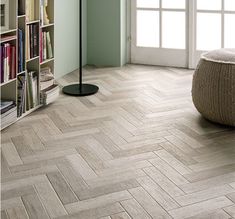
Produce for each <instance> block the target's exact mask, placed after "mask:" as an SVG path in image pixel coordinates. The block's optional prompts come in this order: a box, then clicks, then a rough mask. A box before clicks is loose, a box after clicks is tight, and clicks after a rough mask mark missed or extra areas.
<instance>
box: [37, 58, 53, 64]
mask: <svg viewBox="0 0 235 219" xmlns="http://www.w3.org/2000/svg"><path fill="white" fill-rule="evenodd" d="M52 61H54V58H51V59H47V60H44V61H43V62H41V63H40V65H44V64H46V63H48V62H52Z"/></svg>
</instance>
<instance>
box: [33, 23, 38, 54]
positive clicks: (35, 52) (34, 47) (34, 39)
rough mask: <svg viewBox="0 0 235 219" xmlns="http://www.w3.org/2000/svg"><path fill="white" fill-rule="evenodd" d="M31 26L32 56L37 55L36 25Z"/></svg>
mask: <svg viewBox="0 0 235 219" xmlns="http://www.w3.org/2000/svg"><path fill="white" fill-rule="evenodd" d="M32 28H33V57H36V56H38V26H37V25H36V24H33V25H32Z"/></svg>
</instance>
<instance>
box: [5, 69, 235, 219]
mask: <svg viewBox="0 0 235 219" xmlns="http://www.w3.org/2000/svg"><path fill="white" fill-rule="evenodd" d="M84 73H85V80H86V81H88V82H90V83H95V84H97V85H99V87H100V92H99V93H98V94H97V95H95V96H90V97H83V98H76V97H69V96H65V95H62V94H61V96H60V98H59V99H58V100H57V101H56V102H55V103H54V104H52V105H50V106H48V107H46V108H43V109H40V110H38V111H37V112H35V113H33V114H31V115H29V116H28V117H26V118H24V119H22V120H21V121H19V122H17V123H16V124H14V125H12V126H11V127H9V128H8V129H5V130H4V131H3V132H2V166H1V174H2V180H1V181H2V194H1V195H2V197H1V198H2V211H1V216H2V219H5V218H8V219H16V218H20V219H21V218H38V219H47V218H59V219H62V218H79V219H88V218H91V219H92V218H100V219H101V218H102V219H129V218H133V219H149V218H156V219H157V218H166V219H168V218H176V219H183V218H190V219H202V218H203V219H209V218H210V219H218V218H220V219H228V218H234V217H235V130H233V129H231V128H228V127H223V126H219V125H215V124H212V123H209V122H207V121H206V120H204V119H202V118H201V117H200V115H199V114H198V113H197V111H196V110H195V109H194V107H193V105H192V101H191V92H190V90H191V81H192V73H193V72H192V71H189V70H183V69H173V68H160V67H151V66H136V65H128V66H126V67H124V68H106V69H95V68H91V67H90V68H86V70H85V72H84ZM77 77H78V76H77V73H76V72H74V73H72V74H70V75H68V76H66V77H64V78H63V79H60V80H59V82H60V83H61V85H65V84H67V83H70V82H73V81H76V80H77Z"/></svg>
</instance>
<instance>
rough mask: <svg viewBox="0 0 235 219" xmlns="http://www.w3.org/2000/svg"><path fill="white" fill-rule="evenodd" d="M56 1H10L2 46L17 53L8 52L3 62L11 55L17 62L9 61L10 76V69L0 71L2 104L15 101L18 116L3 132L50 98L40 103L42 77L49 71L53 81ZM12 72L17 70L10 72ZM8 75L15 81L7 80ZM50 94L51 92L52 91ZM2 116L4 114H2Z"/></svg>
mask: <svg viewBox="0 0 235 219" xmlns="http://www.w3.org/2000/svg"><path fill="white" fill-rule="evenodd" d="M54 1H55V0H47V1H40V0H34V1H32V0H9V2H10V4H9V29H8V30H5V31H1V39H0V43H1V49H5V47H7V46H8V45H9V46H10V47H14V48H15V51H14V50H12V51H14V52H10V53H7V52H6V53H5V54H6V56H4V57H3V58H4V61H5V58H6V60H7V58H8V54H14V55H13V58H15V59H12V60H14V61H12V62H9V63H10V64H9V65H11V67H10V68H9V69H10V75H9V69H8V68H7V73H8V74H6V73H5V69H4V72H2V70H1V81H3V82H2V83H0V88H1V94H0V95H1V101H2V100H4V101H13V104H15V105H16V106H15V109H14V110H15V111H14V113H15V115H17V116H16V117H15V119H14V121H9V122H8V123H7V125H6V123H4V124H1V130H2V129H4V128H6V127H8V126H9V125H11V124H13V123H14V122H16V121H18V120H20V119H22V118H24V117H25V116H27V115H29V114H30V113H32V112H34V111H35V110H37V109H39V108H40V107H42V106H44V105H45V103H47V102H48V101H47V99H43V98H42V100H41V96H42V94H41V92H43V91H41V88H42V87H43V86H42V85H41V84H42V83H43V81H42V82H41V78H42V77H43V76H44V77H45V74H47V71H48V72H49V73H50V77H52V82H54V76H53V75H54V26H55V24H54ZM45 2H46V3H45ZM41 4H47V5H41ZM42 9H43V10H42ZM43 34H44V35H43ZM4 38H5V39H4ZM43 40H44V41H43ZM11 49H12V48H11ZM5 51H7V50H4V52H5ZM11 58H12V57H11ZM1 59H2V57H1ZM5 62H6V63H8V61H5ZM1 63H2V62H1ZM4 68H5V65H4ZM1 69H2V68H1ZM12 69H13V70H14V71H11V70H12ZM12 72H14V74H13V73H12ZM45 72H46V73H45ZM2 73H3V74H2ZM42 74H43V76H42ZM5 75H7V77H9V78H13V79H10V80H8V81H6V80H4V79H6V78H5ZM8 75H9V76H8ZM51 75H52V76H51ZM4 81H6V82H4ZM52 84H53V83H52ZM53 89H55V87H53ZM49 91H50V92H51V89H50V90H49ZM45 95H47V93H43V96H42V97H44V96H45ZM50 98H52V97H50ZM45 100H46V101H45ZM50 102H52V101H51V99H50ZM42 103H43V104H42ZM2 116H4V115H2V114H1V117H2ZM5 119H6V118H5Z"/></svg>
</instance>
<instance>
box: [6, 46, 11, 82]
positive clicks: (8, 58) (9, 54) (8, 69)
mask: <svg viewBox="0 0 235 219" xmlns="http://www.w3.org/2000/svg"><path fill="white" fill-rule="evenodd" d="M6 50H7V53H6V54H7V55H6V57H7V61H8V63H7V65H8V66H7V80H9V79H10V71H11V68H10V66H11V46H10V44H9V43H8V44H7V48H6Z"/></svg>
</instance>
